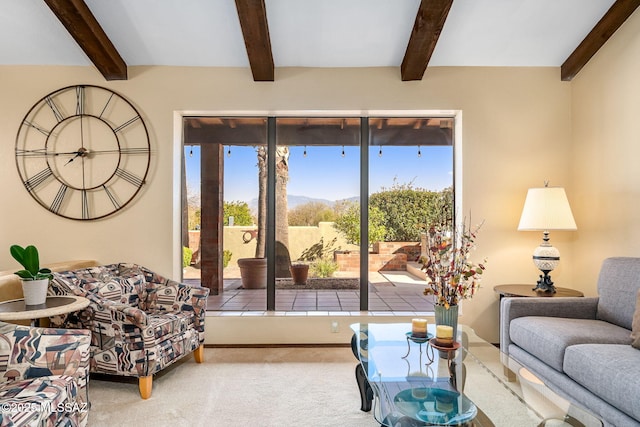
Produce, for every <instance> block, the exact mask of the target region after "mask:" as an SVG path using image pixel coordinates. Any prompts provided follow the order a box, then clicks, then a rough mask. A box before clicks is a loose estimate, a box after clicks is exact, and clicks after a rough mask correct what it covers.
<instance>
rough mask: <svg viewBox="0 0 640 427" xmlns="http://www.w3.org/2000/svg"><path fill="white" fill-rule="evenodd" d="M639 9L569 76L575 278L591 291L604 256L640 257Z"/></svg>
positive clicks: (580, 284) (594, 285)
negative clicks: (586, 62) (582, 66)
mask: <svg viewBox="0 0 640 427" xmlns="http://www.w3.org/2000/svg"><path fill="white" fill-rule="evenodd" d="M638 76H640V11H636V12H635V13H634V14H633V15H632V16H631V18H629V20H627V22H626V23H625V24H624V25H623V26H622V27H621V28H620V29H619V30H618V31H617V32H616V33H615V34H614V36H613V37H612V38H611V39H610V40H609V42H608V43H607V44H606V45H605V46H604V48H602V49H600V51H599V52H598V54H597V55H596V56H594V57H593V58H592V59H591V61H590V62H589V64H588V65H587V66H586V67H585V68H584V69H583V70H582V71H581V72H580V74H578V76H577V77H576V78H575V79H574V80H573V82H572V85H571V87H572V105H571V110H572V127H573V138H572V140H573V145H572V149H571V158H572V161H571V162H570V164H569V167H570V168H571V182H572V183H573V186H572V187H573V189H574V190H575V191H574V200H573V203H574V209H575V216H576V221H578V232H577V239H576V242H575V245H574V255H575V260H574V267H573V268H574V271H575V273H574V281H573V282H574V285H575V286H576V287H581V288H584V289H585V290H586V291H587V292H589V293H590V294H595V293H596V280H597V274H598V270H599V267H600V264H601V263H602V260H603V259H604V258H606V257H609V256H640V217H639V215H638V213H639V212H640V164H639V162H638V159H640V78H638Z"/></svg>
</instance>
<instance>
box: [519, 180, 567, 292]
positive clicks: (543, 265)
mask: <svg viewBox="0 0 640 427" xmlns="http://www.w3.org/2000/svg"><path fill="white" fill-rule="evenodd" d="M518 230H519V231H523V230H524V231H543V235H542V243H541V244H540V246H538V247H537V248H536V249H535V250H534V251H533V263H534V264H535V265H536V267H538V268H539V269H540V271H542V273H543V274H541V275H540V279H539V280H538V282H537V286H536V287H535V288H533V290H537V291H543V292H549V293H555V292H556V288H555V287H554V286H553V282H552V281H551V276H549V272H551V271H552V270H553V269H554V268H556V267H557V266H558V264H559V263H560V252H559V251H558V249H556V248H554V247H553V246H551V244H550V243H549V230H577V227H576V222H575V220H574V219H573V214H572V213H571V207H570V206H569V200H568V199H567V194H566V193H565V191H564V188H562V187H549V183H548V182H545V183H544V187H543V188H530V189H529V191H528V192H527V198H526V199H525V201H524V208H523V209H522V216H521V217H520V224H519V225H518Z"/></svg>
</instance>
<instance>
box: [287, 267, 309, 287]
mask: <svg viewBox="0 0 640 427" xmlns="http://www.w3.org/2000/svg"><path fill="white" fill-rule="evenodd" d="M289 271H290V272H291V278H292V279H293V283H295V284H296V285H306V284H307V277H309V266H308V265H307V264H294V265H290V266H289Z"/></svg>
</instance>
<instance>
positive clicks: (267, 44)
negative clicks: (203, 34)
mask: <svg viewBox="0 0 640 427" xmlns="http://www.w3.org/2000/svg"><path fill="white" fill-rule="evenodd" d="M236 10H237V11H238V18H240V27H241V28H242V36H243V37H244V45H245V46H246V49H247V56H248V57H249V64H250V65H251V73H252V74H253V80H254V81H256V82H272V81H273V80H274V65H273V54H272V53H271V39H270V37H269V24H268V23H267V10H266V7H265V5H264V0H236Z"/></svg>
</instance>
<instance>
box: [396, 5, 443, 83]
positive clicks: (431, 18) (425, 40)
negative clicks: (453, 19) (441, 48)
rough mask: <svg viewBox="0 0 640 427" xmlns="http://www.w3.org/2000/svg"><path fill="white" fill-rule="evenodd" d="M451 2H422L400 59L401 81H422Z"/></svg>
mask: <svg viewBox="0 0 640 427" xmlns="http://www.w3.org/2000/svg"><path fill="white" fill-rule="evenodd" d="M452 4H453V0H422V1H421V2H420V7H419V8H418V13H417V14H416V21H415V23H414V24H413V30H411V37H410V38H409V44H408V45H407V50H406V52H405V54H404V58H403V59H402V65H401V66H400V73H401V75H402V81H409V80H422V76H424V72H425V71H426V70H427V65H429V60H430V59H431V55H432V54H433V51H434V50H435V48H436V44H437V43H438V38H439V37H440V33H441V32H442V28H443V27H444V23H445V21H446V20H447V16H448V15H449V10H450V9H451V5H452Z"/></svg>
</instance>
